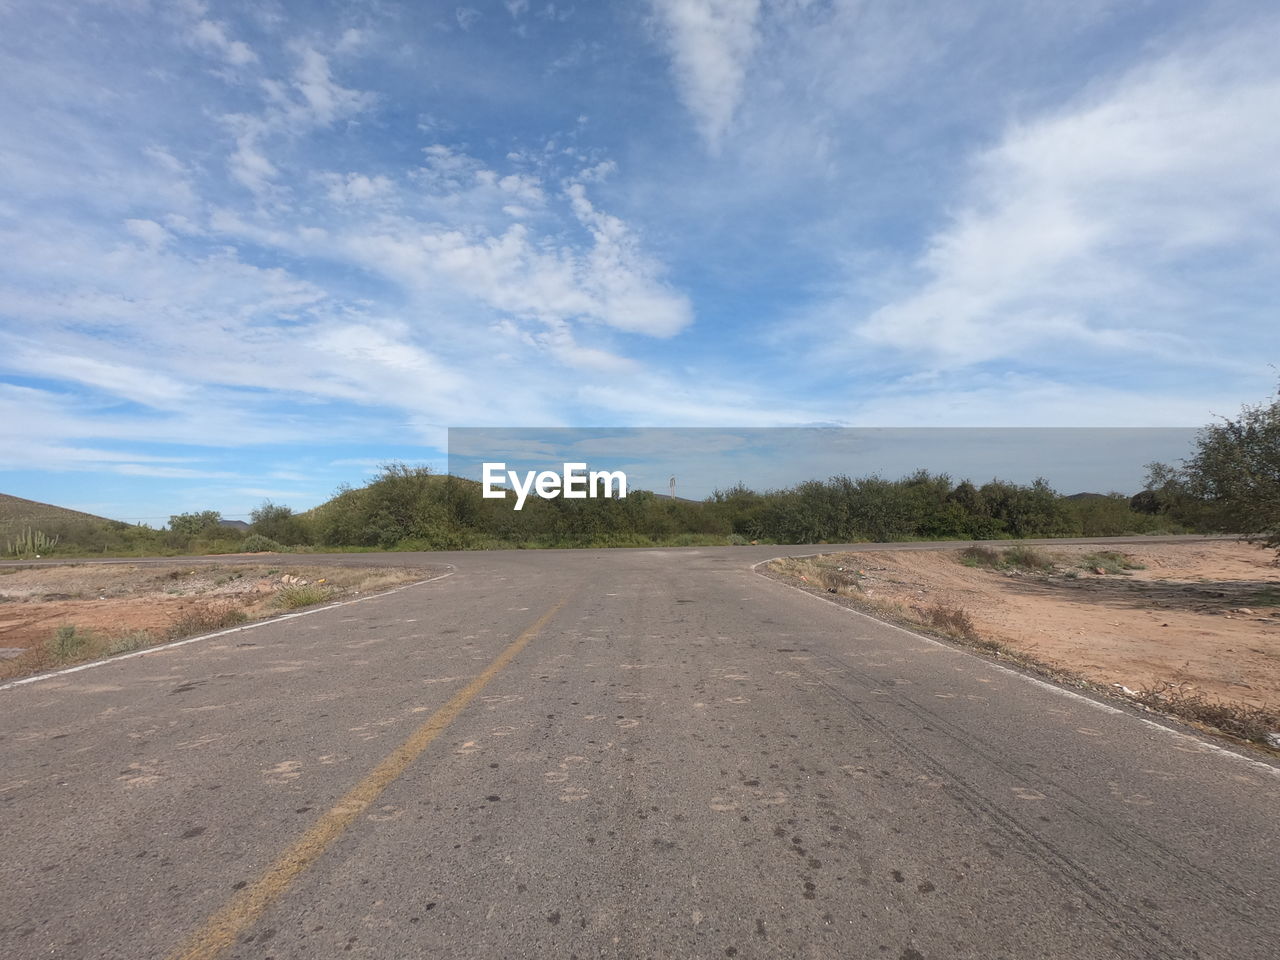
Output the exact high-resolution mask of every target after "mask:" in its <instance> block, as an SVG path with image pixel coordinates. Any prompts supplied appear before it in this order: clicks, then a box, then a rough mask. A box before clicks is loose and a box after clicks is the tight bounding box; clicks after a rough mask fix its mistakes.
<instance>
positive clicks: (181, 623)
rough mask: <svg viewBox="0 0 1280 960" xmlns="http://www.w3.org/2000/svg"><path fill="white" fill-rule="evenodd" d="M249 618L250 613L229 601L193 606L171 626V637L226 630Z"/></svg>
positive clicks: (173, 638) (171, 638)
mask: <svg viewBox="0 0 1280 960" xmlns="http://www.w3.org/2000/svg"><path fill="white" fill-rule="evenodd" d="M248 619H249V615H248V614H247V613H245V612H244V611H243V610H242V609H240V608H239V607H237V606H233V605H231V604H229V603H223V604H215V605H210V606H207V607H193V608H192V609H190V610H187V611H186V612H185V613H183V614H182V615H181V616H180V617H178V619H177V620H175V621H174V622H173V625H172V626H170V627H169V639H170V640H177V639H179V638H181V637H193V636H196V635H197V634H201V633H211V632H212V631H214V630H225V629H226V628H227V627H236V626H239V625H240V624H242V623H244V622H245V621H246V620H248Z"/></svg>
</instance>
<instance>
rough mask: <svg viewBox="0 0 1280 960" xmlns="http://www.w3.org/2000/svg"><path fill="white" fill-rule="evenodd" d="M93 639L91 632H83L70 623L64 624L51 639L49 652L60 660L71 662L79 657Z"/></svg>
mask: <svg viewBox="0 0 1280 960" xmlns="http://www.w3.org/2000/svg"><path fill="white" fill-rule="evenodd" d="M92 639H93V634H92V633H90V631H88V630H81V629H79V628H78V627H75V626H73V625H72V624H69V623H67V624H63V625H62V626H61V627H59V628H58V629H57V630H55V631H54V634H53V636H52V637H50V638H49V652H50V653H52V654H53V655H54V656H55V657H57V658H58V659H59V660H71V659H74V658H75V657H76V656H78V655H79V654H80V652H81V651H82V650H84V648H85V647H87V646H88V645H89V643H90V641H91V640H92Z"/></svg>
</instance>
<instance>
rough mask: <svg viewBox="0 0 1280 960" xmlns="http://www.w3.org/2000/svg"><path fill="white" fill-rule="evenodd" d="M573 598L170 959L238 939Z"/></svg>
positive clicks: (193, 957) (205, 955)
mask: <svg viewBox="0 0 1280 960" xmlns="http://www.w3.org/2000/svg"><path fill="white" fill-rule="evenodd" d="M568 600H569V598H568V597H565V598H564V599H563V600H561V601H560V602H559V603H557V604H556V605H555V606H553V607H552V608H551V609H550V610H548V611H547V612H546V613H544V614H543V615H542V616H540V617H539V618H538V619H537V620H536V621H535V622H534V623H533V625H532V626H530V627H529V628H528V629H527V630H525V631H524V633H522V634H520V636H518V637H516V638H515V639H514V640H512V641H511V643H510V644H509V645H508V646H507V648H506V649H505V650H503V651H502V652H501V653H500V654H498V656H497V657H496V658H495V659H494V661H493V662H492V663H490V664H489V665H488V666H487V667H485V668H484V670H483V671H482V672H481V673H479V674H477V675H476V678H475V679H474V680H472V681H471V682H470V683H469V684H467V686H466V687H465V688H464V689H462V690H459V691H458V692H457V693H456V694H454V696H453V697H452V699H450V700H449V702H448V703H446V704H445V705H444V706H443V707H441V708H440V709H439V710H437V711H436V712H435V713H433V714H432V715H431V716H430V718H428V719H427V721H426V722H425V723H423V724H422V726H420V727H418V729H417V730H415V731H414V732H413V733H412V734H411V735H410V736H409V739H407V740H405V742H404V743H402V744H400V746H398V747H397V748H396V749H395V750H394V751H392V752H391V754H389V755H388V756H387V758H386V759H385V760H383V761H382V762H381V763H380V764H378V765H377V766H376V767H375V768H374V769H373V770H372V772H370V773H369V775H368V776H366V777H365V778H364V779H363V780H361V781H360V782H359V783H358V784H356V786H354V787H353V788H352V789H351V790H350V791H349V792H348V793H347V794H346V796H344V797H343V798H342V799H341V800H339V801H338V802H337V803H336V804H334V806H333V807H332V808H331V809H330V810H328V811H327V812H326V813H324V815H322V816H321V817H320V819H319V820H318V821H316V823H315V825H314V826H312V827H311V828H310V829H309V830H308V831H307V832H306V833H304V834H303V835H302V836H301V837H299V838H298V839H297V840H296V841H295V842H294V843H293V845H292V846H290V847H289V849H287V850H286V851H285V852H284V853H283V854H281V855H280V857H279V859H277V860H276V861H275V863H273V864H271V866H269V867H267V869H266V870H265V871H264V872H263V874H262V876H260V877H259V878H258V879H257V880H256V881H254V882H253V883H251V884H250V885H249V886H247V887H245V888H244V889H243V890H241V891H240V892H239V893H237V894H236V895H235V896H234V897H233V898H232V899H231V901H230V902H229V903H228V904H227V905H226V906H225V907H223V908H222V909H221V910H219V911H218V912H217V913H215V914H214V915H213V916H212V917H210V918H209V919H208V920H206V921H205V922H204V923H203V924H202V925H201V926H200V927H199V929H197V930H196V931H195V932H194V933H193V934H192V935H191V936H190V937H189V938H188V939H187V941H186V943H185V944H183V946H182V947H181V948H180V949H179V950H178V951H177V952H176V953H173V954H171V955H170V960H213V958H215V957H217V956H218V954H220V953H222V951H223V950H225V949H227V947H229V946H231V945H232V944H233V943H235V940H236V937H238V936H239V935H240V933H241V932H243V931H244V930H245V929H247V928H248V927H249V926H251V925H252V924H253V923H255V922H256V921H257V920H258V918H259V917H261V916H262V914H263V913H264V912H265V911H266V909H267V908H268V907H269V906H271V904H272V903H274V902H275V901H276V900H277V899H279V897H280V896H281V895H282V894H283V893H284V892H285V891H286V890H287V889H288V888H289V885H290V884H291V883H293V881H294V880H295V879H297V877H298V876H299V874H301V873H302V871H304V870H306V869H307V867H309V866H311V864H312V863H314V862H315V861H316V860H317V859H319V857H320V855H321V854H323V853H324V852H325V850H327V849H328V848H329V846H330V845H331V844H332V843H333V841H334V840H336V839H338V837H339V836H341V835H342V833H343V831H345V830H346V829H347V827H349V826H351V824H352V823H353V822H354V821H355V819H356V818H357V817H359V816H360V814H362V813H363V812H364V811H365V810H367V809H368V808H369V805H370V804H372V803H373V802H374V801H375V800H377V799H378V797H379V796H380V795H381V794H382V791H384V790H385V789H387V787H389V786H390V785H391V783H392V782H393V781H394V780H395V779H396V778H397V777H399V776H400V775H401V774H402V773H404V772H405V770H406V769H408V767H409V764H411V763H413V761H415V760H417V759H418V757H420V756H422V754H423V752H424V751H425V750H426V749H427V747H429V746H431V743H432V741H434V740H435V739H436V737H438V736H440V734H441V733H443V732H444V731H445V729H446V728H447V727H448V726H449V724H451V723H452V722H453V721H454V720H456V719H457V717H458V714H460V713H462V711H463V710H464V709H466V707H467V704H469V703H470V702H471V701H472V700H474V699H475V697H476V694H478V693H479V692H480V691H481V690H483V689H484V688H485V686H486V685H487V684H488V683H489V681H490V680H492V679H493V678H494V677H495V676H497V675H498V673H499V672H500V671H501V670H502V669H503V668H504V667H505V666H506V665H507V664H509V663H510V662H511V661H512V660H513V659H515V657H516V655H517V654H518V653H519V652H520V651H521V650H523V649H524V648H525V646H527V645H528V643H529V641H530V640H532V639H533V638H534V637H536V636H537V635H538V634H539V633H540V632H541V631H542V628H543V627H545V626H546V625H547V622H548V621H549V620H550V619H551V618H552V617H554V616H555V615H556V614H557V613H558V612H559V611H560V608H561V607H563V606H564V605H565V604H566V603H567V602H568Z"/></svg>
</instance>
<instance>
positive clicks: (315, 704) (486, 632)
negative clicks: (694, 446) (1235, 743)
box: [0, 547, 1280, 960]
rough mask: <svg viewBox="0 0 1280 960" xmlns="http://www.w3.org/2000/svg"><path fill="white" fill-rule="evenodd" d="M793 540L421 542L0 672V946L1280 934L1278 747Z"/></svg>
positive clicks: (962, 953)
mask: <svg viewBox="0 0 1280 960" xmlns="http://www.w3.org/2000/svg"><path fill="white" fill-rule="evenodd" d="M823 549H829V548H823ZM779 552H783V551H782V550H781V548H777V547H772V548H763V547H761V548H723V549H720V548H716V549H687V550H618V551H576V552H575V551H546V552H540V551H539V552H535V551H530V552H495V553H470V554H456V555H431V556H429V557H423V558H420V559H423V560H424V561H427V562H433V563H437V564H439V563H440V561H441V560H447V561H448V562H450V563H451V564H453V567H454V570H453V572H452V574H451V575H449V576H446V577H444V578H443V579H437V580H434V581H433V582H429V583H423V584H420V585H416V586H411V587H407V588H404V589H401V590H399V591H397V592H394V593H391V594H389V595H386V596H382V597H377V598H370V599H366V600H362V601H359V602H356V603H350V604H346V605H343V606H337V607H333V608H330V609H326V610H321V611H318V612H315V613H312V614H309V615H307V616H302V617H297V618H294V619H291V620H286V621H277V622H270V623H267V624H264V625H258V626H255V627H252V628H250V629H245V630H241V631H238V632H234V633H229V634H226V635H223V636H220V637H215V638H211V639H206V640H201V641H198V642H195V643H190V644H187V645H184V646H180V647H174V648H170V649H165V650H158V651H155V652H152V653H147V654H146V655H143V656H135V657H132V658H129V659H123V660H118V661H113V662H109V663H105V664H101V665H97V666H93V667H91V668H89V669H85V670H80V671H77V672H74V673H66V674H62V675H59V676H55V677H51V678H46V679H43V680H41V681H39V682H35V683H28V684H24V685H21V686H16V687H10V688H8V689H0V823H2V824H3V835H2V840H0V843H2V845H3V846H2V848H0V849H2V855H0V957H4V958H6V960H21V958H36V957H41V958H46V957H60V958H81V957H83V958H128V960H138V958H149V957H156V958H186V960H194V958H213V957H226V958H231V957H239V958H274V960H286V958H296V960H303V958H306V960H312V958H325V957H343V958H353V960H354V958H380V960H408V958H417V957H424V958H425V957H431V958H437V957H467V958H486V960H488V958H501V957H547V958H573V957H577V958H581V960H587V958H594V957H619V958H642V957H671V958H695V957H706V958H722V957H739V958H744V960H745V958H751V957H788V958H791V957H805V958H807V957H814V958H826V957H831V958H837V957H839V958H861V957H867V958H890V960H956V958H975V960H978V958H981V960H993V958H1010V960H1014V958H1017V960H1026V958H1038V957H1043V958H1054V960H1062V958H1113V957H1125V958H1144V960H1145V958H1197V957H1201V958H1231V960H1274V958H1275V957H1276V956H1277V955H1278V953H1280V947H1278V944H1280V777H1278V776H1277V771H1276V769H1275V768H1274V767H1271V766H1269V765H1267V764H1264V763H1260V762H1257V761H1255V760H1250V759H1246V758H1241V757H1239V756H1236V755H1234V754H1232V753H1230V752H1228V751H1226V750H1224V749H1223V748H1222V747H1220V746H1217V745H1215V744H1212V743H1209V742H1207V741H1204V740H1201V739H1199V738H1196V737H1194V736H1191V735H1189V734H1186V733H1180V732H1176V731H1172V730H1170V729H1166V728H1163V727H1160V726H1157V725H1154V724H1152V723H1150V722H1147V721H1145V720H1143V719H1142V718H1140V717H1136V716H1133V715H1130V714H1129V713H1125V712H1121V711H1118V710H1115V709H1114V708H1109V707H1106V706H1104V705H1099V704H1097V703H1095V702H1093V701H1091V700H1087V699H1085V698H1083V697H1080V696H1078V695H1075V694H1071V693H1067V692H1064V691H1061V690H1058V689H1057V688H1054V687H1052V686H1050V685H1048V684H1045V683H1041V682H1039V681H1036V680H1033V679H1030V678H1027V677H1025V676H1023V675H1021V674H1018V673H1015V672H1013V671H1010V670H1007V669H1005V668H1003V667H1001V666H999V665H996V664H993V663H990V662H988V661H986V660H983V659H981V658H978V657H974V656H971V655H969V654H967V653H965V652H963V651H960V650H957V649H954V648H952V647H949V646H947V645H944V644H941V643H937V642H934V641H931V640H927V639H924V638H921V637H918V636H915V635H913V634H910V633H908V632H906V631H903V630H900V629H897V628H894V627H890V626H887V625H884V624H880V623H878V622H877V621H874V620H871V619H869V618H866V617H863V616H860V615H858V614H854V613H851V612H849V611H847V610H845V609H843V608H841V607H838V606H836V605H834V604H828V603H826V602H824V601H822V600H820V599H817V598H815V597H812V596H809V595H806V594H804V593H802V592H799V591H797V590H794V589H792V588H790V587H788V586H786V585H784V584H781V583H778V582H775V581H772V580H769V579H766V578H764V577H761V576H760V575H758V574H756V573H754V572H752V570H751V564H752V563H754V562H756V561H758V560H761V559H764V558H765V557H767V556H769V555H771V554H777V553H779ZM786 552H790V553H805V552H813V548H810V549H808V550H806V549H804V548H791V549H789V550H787V551H786ZM412 559H414V558H413V557H412V556H409V555H405V554H396V555H394V556H392V557H391V558H390V562H394V563H396V564H403V563H405V562H406V561H409V560H412ZM353 562H362V563H364V562H379V559H378V558H376V557H372V558H371V557H369V556H367V555H364V556H361V557H359V558H358V559H356V560H354V561H353ZM381 562H387V560H385V559H384V560H382V561H381Z"/></svg>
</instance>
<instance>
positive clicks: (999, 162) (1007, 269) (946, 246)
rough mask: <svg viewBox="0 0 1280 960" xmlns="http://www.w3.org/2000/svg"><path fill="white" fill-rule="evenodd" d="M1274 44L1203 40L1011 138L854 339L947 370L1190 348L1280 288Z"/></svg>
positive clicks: (1016, 130) (982, 164)
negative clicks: (1061, 354) (1040, 353)
mask: <svg viewBox="0 0 1280 960" xmlns="http://www.w3.org/2000/svg"><path fill="white" fill-rule="evenodd" d="M1276 33H1277V32H1276V31H1275V30H1270V31H1259V32H1258V33H1255V34H1253V35H1251V36H1249V37H1247V38H1246V37H1232V38H1227V39H1219V40H1218V41H1217V42H1213V43H1204V42H1201V43H1199V44H1197V48H1196V49H1195V50H1192V51H1186V52H1179V53H1173V54H1169V55H1167V56H1165V57H1164V58H1162V59H1160V60H1158V61H1156V62H1154V63H1152V64H1150V65H1147V66H1143V67H1141V68H1139V69H1136V70H1134V71H1132V72H1131V73H1130V74H1128V75H1127V76H1126V77H1124V78H1123V79H1122V80H1121V81H1119V82H1118V83H1116V84H1114V85H1111V86H1110V87H1108V88H1106V89H1103V90H1097V91H1092V92H1090V93H1089V94H1088V95H1087V96H1085V97H1083V98H1081V99H1080V100H1078V101H1077V102H1075V103H1073V104H1071V105H1070V106H1069V107H1068V108H1066V109H1064V110H1061V111H1059V112H1056V113H1054V114H1052V115H1048V116H1044V117H1041V118H1038V119H1035V120H1033V121H1030V122H1026V123H1021V124H1017V125H1014V126H1013V127H1011V128H1010V129H1009V130H1008V131H1007V132H1006V133H1005V135H1004V136H1003V138H1002V139H1001V141H1000V142H999V143H998V144H997V145H995V146H994V147H992V148H990V149H988V150H987V151H985V152H984V153H982V154H981V155H980V156H979V157H978V158H977V160H976V162H975V163H974V165H973V174H972V177H971V182H970V184H969V187H968V189H967V196H966V200H965V202H964V203H963V204H962V205H961V206H960V207H959V208H958V209H957V211H956V212H955V214H954V215H953V216H952V218H951V220H950V222H949V223H948V224H947V225H946V226H945V227H944V228H942V229H941V230H939V231H938V232H936V233H935V234H934V235H933V236H932V237H931V238H930V240H929V242H928V245H927V250H926V252H925V254H924V255H923V257H922V258H921V260H920V262H919V264H918V267H919V272H920V273H921V274H922V276H923V281H922V283H921V284H920V285H919V286H917V287H916V288H915V289H914V290H912V291H911V292H909V293H907V294H905V295H903V296H901V297H899V298H897V299H895V300H894V301H893V302H890V303H889V304H887V305H885V306H884V307H882V308H881V309H879V310H877V311H876V312H875V313H874V314H873V315H871V316H870V318H869V319H867V320H866V321H865V322H864V323H862V324H860V325H859V327H858V329H859V332H860V333H861V334H862V336H863V337H865V338H866V339H868V340H871V341H874V342H876V343H882V344H888V345H891V346H894V347H897V348H901V349H903V350H908V351H912V352H923V353H926V354H933V355H935V356H938V357H941V358H944V359H945V360H946V361H948V362H959V363H968V362H976V361H981V360H986V359H991V358H996V357H1003V356H1014V355H1025V354H1026V353H1027V351H1030V350H1036V349H1054V350H1061V349H1062V348H1063V347H1064V346H1067V347H1075V348H1083V349H1102V350H1112V351H1129V352H1131V354H1132V355H1141V354H1153V353H1154V354H1164V355H1165V356H1168V357H1173V356H1176V355H1181V356H1183V357H1184V358H1195V357H1196V356H1197V354H1202V353H1203V352H1204V351H1203V349H1202V347H1198V346H1197V344H1198V343H1199V344H1202V343H1203V342H1204V339H1205V337H1206V336H1211V335H1213V334H1214V333H1216V332H1217V331H1216V330H1214V329H1213V328H1214V327H1216V326H1217V323H1218V322H1220V321H1217V320H1215V319H1214V318H1215V317H1217V318H1224V317H1225V318H1230V317H1232V311H1231V309H1230V304H1231V302H1232V301H1233V299H1235V298H1239V297H1248V296H1249V295H1250V289H1251V291H1252V294H1253V295H1255V296H1257V295H1261V296H1266V295H1268V294H1275V293H1276V292H1280V291H1277V284H1276V278H1277V277H1280V257H1277V256H1276V253H1275V251H1276V250H1277V249H1280V220H1278V219H1277V215H1278V214H1280V179H1277V177H1276V175H1275V171H1276V170H1277V169H1280V127H1277V126H1276V124H1275V123H1274V122H1273V118H1274V111H1275V104H1276V103H1280V69H1278V68H1277V66H1276V61H1275V58H1274V54H1273V50H1274V48H1275V47H1274V44H1275V43H1276V42H1277V40H1278V39H1280V38H1278V37H1277V35H1276ZM1242 271H1243V272H1242ZM1246 276H1248V277H1249V279H1245V277H1246ZM1267 278H1269V279H1267ZM1242 279H1244V280H1245V283H1246V284H1250V283H1251V284H1253V286H1252V288H1250V287H1249V286H1247V285H1246V286H1243V287H1242V286H1241V285H1240V281H1241V280H1242ZM1229 322H1230V321H1229ZM1206 325H1208V326H1209V329H1206ZM1257 332H1258V333H1261V332H1262V331H1261V330H1259V331H1257ZM1055 344H1056V345H1057V346H1056V347H1055V346H1052V345H1055ZM1217 353H1218V355H1219V359H1220V360H1221V359H1224V358H1225V356H1229V355H1230V354H1232V353H1236V354H1237V355H1239V353H1240V351H1238V350H1231V349H1230V348H1228V349H1226V350H1222V351H1217Z"/></svg>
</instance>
